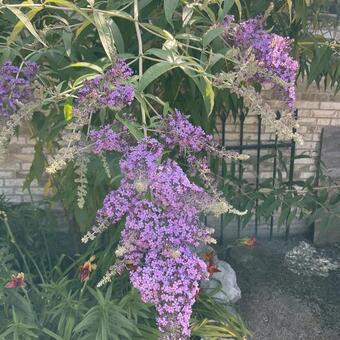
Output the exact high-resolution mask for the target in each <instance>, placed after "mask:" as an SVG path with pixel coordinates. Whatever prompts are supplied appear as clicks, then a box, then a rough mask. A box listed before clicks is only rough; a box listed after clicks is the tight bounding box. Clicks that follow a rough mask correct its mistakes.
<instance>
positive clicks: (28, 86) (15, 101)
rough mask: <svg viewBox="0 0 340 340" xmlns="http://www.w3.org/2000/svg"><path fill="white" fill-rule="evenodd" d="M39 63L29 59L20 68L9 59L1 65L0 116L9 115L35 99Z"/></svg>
mask: <svg viewBox="0 0 340 340" xmlns="http://www.w3.org/2000/svg"><path fill="white" fill-rule="evenodd" d="M38 69H39V67H38V65H37V64H36V63H34V62H30V61H27V62H25V63H24V64H23V67H22V68H21V69H20V68H19V67H16V66H14V65H13V64H12V62H10V61H7V62H5V63H4V64H2V65H1V66H0V117H9V116H10V115H12V114H13V113H15V112H16V111H17V110H18V109H19V108H20V106H22V105H24V104H27V103H29V102H30V101H32V99H33V90H34V89H33V87H34V85H33V83H34V81H35V79H36V76H37V73H38Z"/></svg>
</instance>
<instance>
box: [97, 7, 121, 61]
mask: <svg viewBox="0 0 340 340" xmlns="http://www.w3.org/2000/svg"><path fill="white" fill-rule="evenodd" d="M93 18H94V22H95V25H96V28H97V30H98V34H99V38H100V41H101V43H102V45H103V47H104V50H105V53H106V55H107V56H108V58H109V59H110V61H111V62H113V61H114V60H115V56H116V48H115V42H114V37H113V33H112V30H111V25H112V23H111V19H106V18H105V16H104V14H103V13H101V12H97V11H95V12H94V13H93Z"/></svg>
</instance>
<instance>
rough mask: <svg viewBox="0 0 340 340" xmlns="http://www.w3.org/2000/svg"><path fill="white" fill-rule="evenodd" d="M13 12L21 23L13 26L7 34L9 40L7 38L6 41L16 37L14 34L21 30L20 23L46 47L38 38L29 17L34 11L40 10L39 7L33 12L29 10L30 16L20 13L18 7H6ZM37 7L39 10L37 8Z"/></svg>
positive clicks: (32, 15)
mask: <svg viewBox="0 0 340 340" xmlns="http://www.w3.org/2000/svg"><path fill="white" fill-rule="evenodd" d="M7 8H8V9H9V10H10V11H11V12H12V13H13V14H15V16H16V17H17V18H18V19H19V20H20V22H21V23H22V24H19V23H18V24H17V25H18V26H15V27H14V29H13V31H12V33H11V35H10V36H9V40H8V43H9V44H10V43H11V42H12V41H14V39H15V38H16V36H17V35H18V33H19V32H20V31H21V29H22V25H24V26H25V27H26V28H27V29H28V31H29V32H30V33H31V34H32V35H33V36H34V37H35V38H36V39H37V40H38V41H39V42H41V43H42V44H43V45H44V46H46V47H47V45H46V44H45V42H44V41H43V40H42V39H41V38H40V36H39V34H38V32H37V31H36V29H35V28H34V26H33V24H32V23H31V20H30V19H31V18H33V17H34V15H35V14H36V13H38V12H39V10H41V8H40V9H39V8H37V9H36V10H37V11H36V12H35V13H33V12H32V11H31V12H29V14H30V17H31V18H29V17H27V16H26V15H25V14H24V13H22V12H21V11H20V10H19V9H18V8H15V7H7ZM38 9H39V10H38Z"/></svg>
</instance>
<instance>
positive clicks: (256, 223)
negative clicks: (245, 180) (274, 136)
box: [255, 115, 262, 237]
mask: <svg viewBox="0 0 340 340" xmlns="http://www.w3.org/2000/svg"><path fill="white" fill-rule="evenodd" d="M261 130H262V118H261V116H260V115H259V116H257V147H256V150H257V154H256V195H257V192H258V190H259V183H260V156H261ZM258 207H259V199H258V198H257V197H256V200H255V237H257V234H258V222H259V221H258V220H259V216H258Z"/></svg>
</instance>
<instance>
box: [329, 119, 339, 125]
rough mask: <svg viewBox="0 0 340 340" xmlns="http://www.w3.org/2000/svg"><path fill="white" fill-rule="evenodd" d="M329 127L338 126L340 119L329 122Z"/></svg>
mask: <svg viewBox="0 0 340 340" xmlns="http://www.w3.org/2000/svg"><path fill="white" fill-rule="evenodd" d="M331 125H332V126H338V125H340V119H332V120H331Z"/></svg>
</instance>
